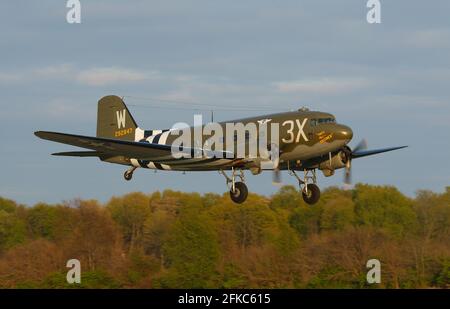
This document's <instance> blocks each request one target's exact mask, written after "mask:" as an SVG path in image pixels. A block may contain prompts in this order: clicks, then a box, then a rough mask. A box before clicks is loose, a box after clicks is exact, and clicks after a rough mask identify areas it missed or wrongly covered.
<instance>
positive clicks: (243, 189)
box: [230, 182, 248, 204]
mask: <svg viewBox="0 0 450 309" xmlns="http://www.w3.org/2000/svg"><path fill="white" fill-rule="evenodd" d="M247 196H248V189H247V186H246V185H245V183H243V182H236V183H235V184H234V192H233V191H230V198H231V200H232V201H233V202H235V203H236V204H242V203H243V202H245V200H246V199H247Z"/></svg>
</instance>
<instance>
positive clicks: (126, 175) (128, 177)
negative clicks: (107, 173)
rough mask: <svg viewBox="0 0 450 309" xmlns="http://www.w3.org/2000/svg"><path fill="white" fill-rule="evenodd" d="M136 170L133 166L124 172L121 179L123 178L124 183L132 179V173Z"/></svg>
mask: <svg viewBox="0 0 450 309" xmlns="http://www.w3.org/2000/svg"><path fill="white" fill-rule="evenodd" d="M136 169H137V167H135V166H133V167H132V168H130V169H129V170H126V171H125V173H124V174H123V178H125V180H126V181H130V180H131V178H133V172H134V171H135V170H136Z"/></svg>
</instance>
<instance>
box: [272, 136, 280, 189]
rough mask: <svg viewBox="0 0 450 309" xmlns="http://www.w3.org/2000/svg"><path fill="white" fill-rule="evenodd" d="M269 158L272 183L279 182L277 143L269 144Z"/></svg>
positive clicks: (278, 150) (276, 183) (278, 151)
mask: <svg viewBox="0 0 450 309" xmlns="http://www.w3.org/2000/svg"><path fill="white" fill-rule="evenodd" d="M270 160H272V164H273V173H272V183H273V184H275V185H279V184H281V171H280V166H279V165H280V148H279V147H278V145H277V144H271V146H270Z"/></svg>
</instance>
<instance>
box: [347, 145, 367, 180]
mask: <svg viewBox="0 0 450 309" xmlns="http://www.w3.org/2000/svg"><path fill="white" fill-rule="evenodd" d="M365 149H367V141H366V139H362V140H361V141H360V142H359V143H358V144H357V145H356V146H355V148H354V149H353V150H352V149H351V148H350V147H346V148H344V155H345V174H344V183H345V184H346V185H351V184H352V158H353V154H354V153H357V152H358V151H361V150H365Z"/></svg>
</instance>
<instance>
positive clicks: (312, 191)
mask: <svg viewBox="0 0 450 309" xmlns="http://www.w3.org/2000/svg"><path fill="white" fill-rule="evenodd" d="M305 189H306V188H304V189H303V191H302V195H303V200H304V201H305V203H306V204H309V205H313V204H315V203H317V202H318V201H319V199H320V189H319V187H318V186H317V185H315V184H313V183H311V184H308V191H306V190H305Z"/></svg>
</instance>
